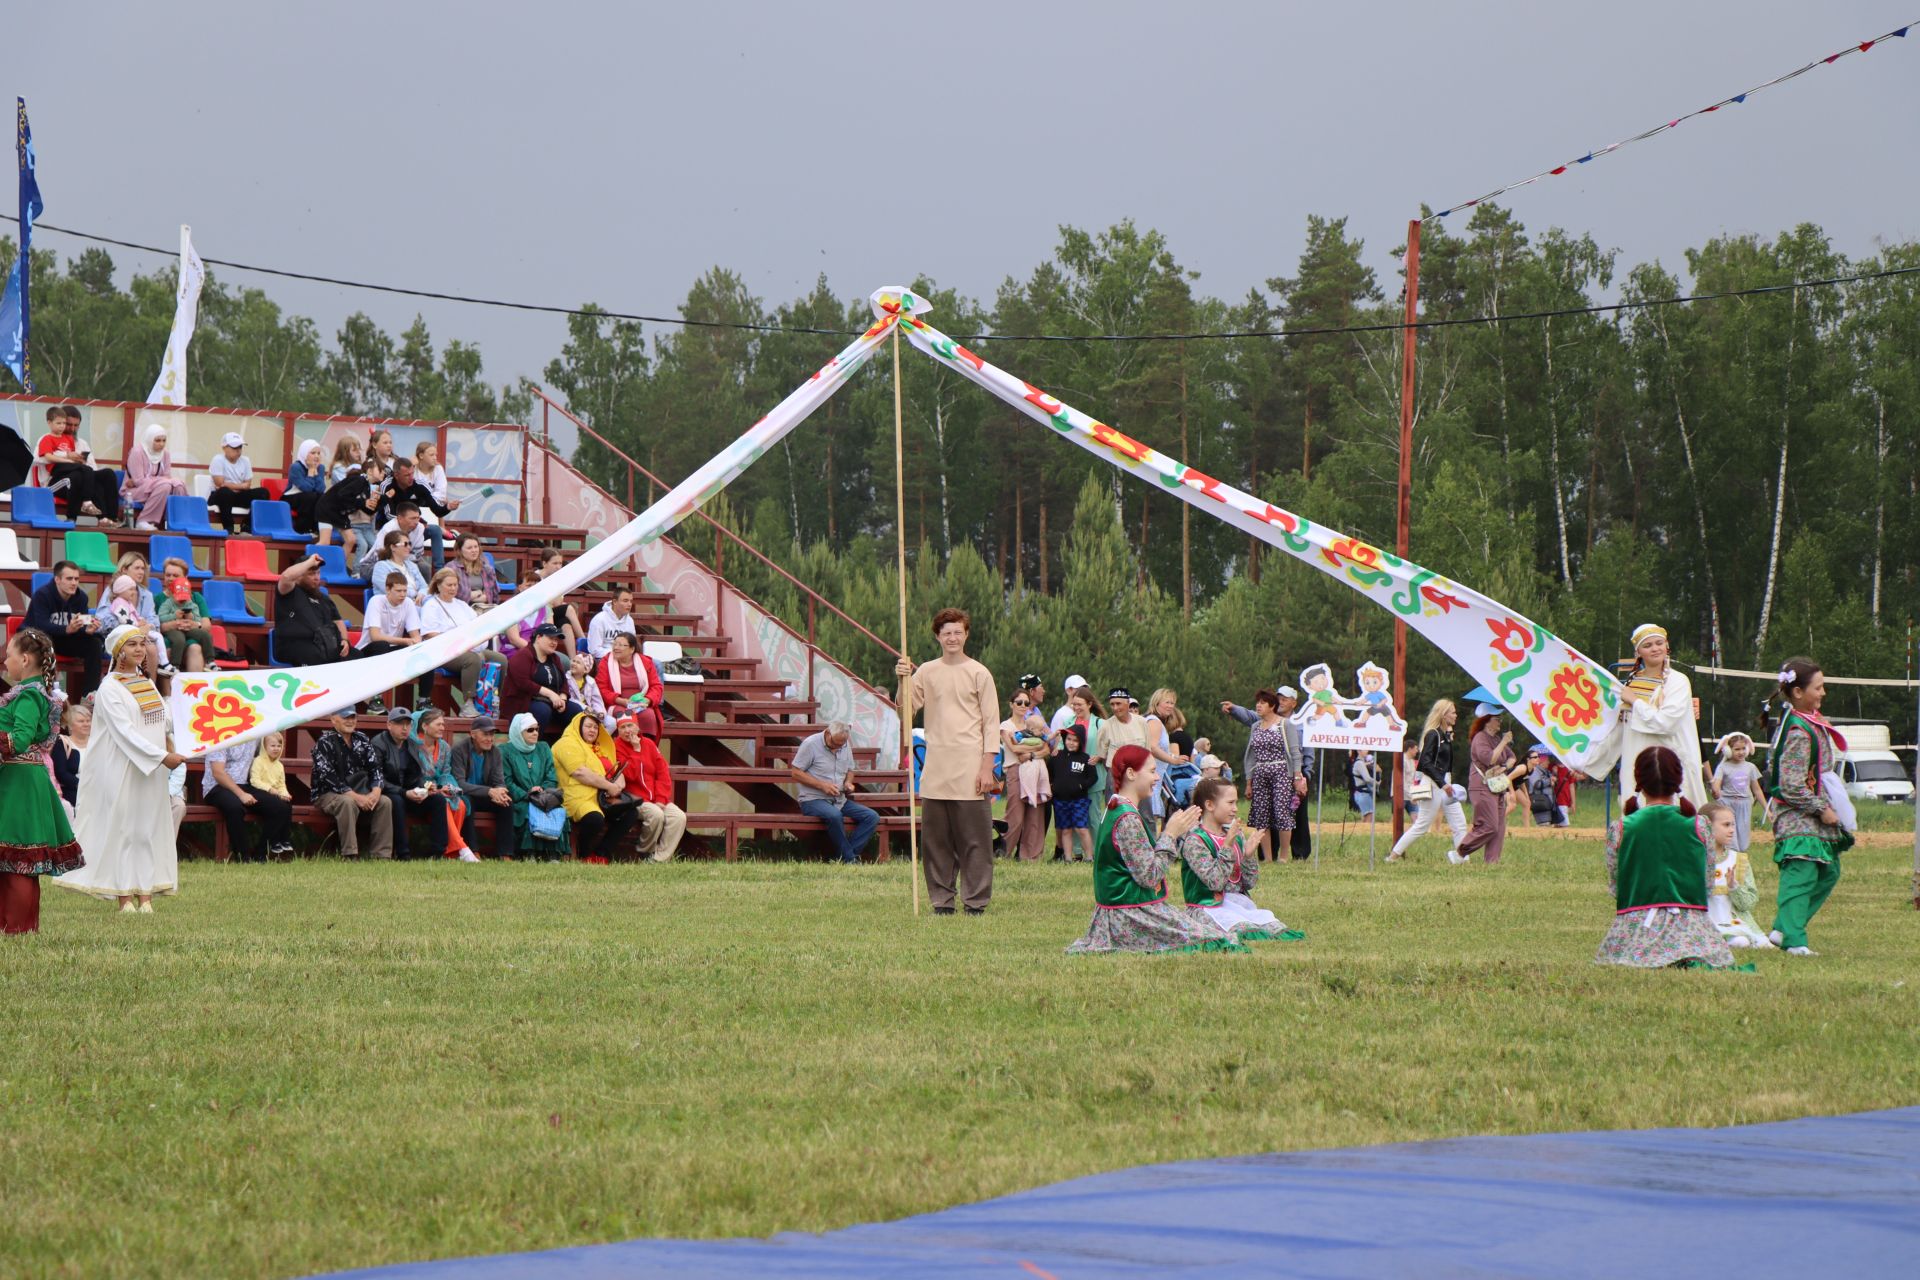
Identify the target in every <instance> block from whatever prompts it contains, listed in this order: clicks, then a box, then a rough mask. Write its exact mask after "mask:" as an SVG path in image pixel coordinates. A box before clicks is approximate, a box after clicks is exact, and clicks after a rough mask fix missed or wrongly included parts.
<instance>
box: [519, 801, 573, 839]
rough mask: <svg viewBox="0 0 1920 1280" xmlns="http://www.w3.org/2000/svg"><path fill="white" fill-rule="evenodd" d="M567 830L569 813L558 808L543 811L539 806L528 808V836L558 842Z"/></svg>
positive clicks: (534, 805)
mask: <svg viewBox="0 0 1920 1280" xmlns="http://www.w3.org/2000/svg"><path fill="white" fill-rule="evenodd" d="M566 829H567V811H566V810H565V809H563V808H560V807H558V806H556V807H554V808H552V809H542V808H541V807H540V806H539V805H537V804H529V805H528V806H527V834H529V835H531V836H532V837H533V838H534V839H536V840H558V839H559V838H560V836H561V834H562V833H564V832H565V831H566Z"/></svg>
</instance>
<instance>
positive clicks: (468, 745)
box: [448, 716, 514, 858]
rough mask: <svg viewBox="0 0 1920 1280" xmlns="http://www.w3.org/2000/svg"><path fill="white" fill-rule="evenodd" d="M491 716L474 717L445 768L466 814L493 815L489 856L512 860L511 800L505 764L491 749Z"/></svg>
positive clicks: (493, 748)
mask: <svg viewBox="0 0 1920 1280" xmlns="http://www.w3.org/2000/svg"><path fill="white" fill-rule="evenodd" d="M496 727H497V726H496V725H495V724H494V721H493V717H492V716H475V717H474V718H473V724H472V726H471V727H470V728H469V729H468V730H467V739H466V741H465V742H462V743H459V744H458V745H456V746H455V747H454V749H453V755H452V757H451V758H450V759H449V761H448V768H449V769H451V770H452V772H453V780H454V781H455V782H457V783H459V784H460V794H461V795H463V796H465V797H466V798H467V812H468V813H469V814H475V813H482V812H485V813H491V814H492V815H493V856H494V857H496V858H512V857H513V851H514V839H513V796H512V795H511V794H509V793H508V791H507V764H506V761H505V760H504V759H503V758H502V757H501V755H500V752H499V749H498V748H497V747H495V745H494V731H495V729H496Z"/></svg>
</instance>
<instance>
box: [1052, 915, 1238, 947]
mask: <svg viewBox="0 0 1920 1280" xmlns="http://www.w3.org/2000/svg"><path fill="white" fill-rule="evenodd" d="M1197 914H1198V913H1197V912H1193V911H1190V910H1188V909H1187V908H1186V907H1184V906H1175V905H1173V904H1172V903H1170V902H1148V903H1143V904H1142V905H1140V906H1137V907H1095V908H1094V909H1093V923H1092V924H1090V925H1088V926H1087V932H1086V936H1084V937H1082V938H1080V939H1079V940H1077V941H1076V942H1074V943H1073V944H1072V945H1071V946H1069V947H1068V948H1067V954H1068V955H1087V954H1091V953H1095V952H1107V951H1245V950H1246V949H1247V948H1246V947H1245V945H1244V944H1242V943H1239V942H1236V941H1234V940H1233V938H1232V937H1231V936H1229V935H1228V933H1227V931H1226V930H1224V929H1222V928H1221V927H1220V926H1219V925H1217V924H1215V923H1213V921H1211V920H1204V919H1197V918H1196V916H1197Z"/></svg>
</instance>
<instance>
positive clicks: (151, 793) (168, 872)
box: [54, 627, 185, 915]
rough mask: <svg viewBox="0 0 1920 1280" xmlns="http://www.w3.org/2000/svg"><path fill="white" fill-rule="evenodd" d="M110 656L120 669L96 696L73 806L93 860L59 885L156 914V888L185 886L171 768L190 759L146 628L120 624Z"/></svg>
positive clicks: (77, 833)
mask: <svg viewBox="0 0 1920 1280" xmlns="http://www.w3.org/2000/svg"><path fill="white" fill-rule="evenodd" d="M107 656H108V660H109V661H110V662H112V664H113V670H112V672H111V673H110V674H109V675H108V677H107V678H106V679H105V680H103V681H101V682H100V689H99V691H98V692H97V693H95V694H94V698H93V736H92V738H90V739H89V740H88V742H87V750H86V754H85V755H83V756H82V757H81V758H80V791H79V799H78V800H77V801H76V802H75V803H74V806H73V809H74V817H73V834H74V839H76V840H77V841H79V843H80V847H81V848H82V849H85V850H86V851H87V865H86V866H84V867H82V868H80V869H79V870H78V871H72V872H68V873H67V874H66V875H63V876H59V877H57V878H55V880H54V883H55V884H57V885H59V886H60V887H61V888H63V889H73V890H76V891H78V892H80V893H85V894H90V895H92V896H93V897H96V898H106V899H108V900H110V901H118V902H119V904H120V910H122V911H127V912H139V913H141V914H143V915H151V914H153V899H154V896H155V895H156V894H165V893H174V892H177V891H178V889H179V866H180V858H179V851H178V850H177V848H176V847H175V845H174V839H173V823H172V822H170V821H168V818H169V817H170V816H171V812H172V805H171V802H170V801H169V800H168V799H167V774H168V773H169V771H171V770H172V769H173V768H174V766H176V765H178V764H179V763H180V762H181V761H182V760H184V759H185V757H184V756H181V755H180V754H178V753H177V752H175V751H174V750H173V744H172V742H171V741H169V734H170V730H171V723H172V718H171V717H170V716H169V715H168V714H167V702H166V699H165V698H163V697H161V696H160V691H159V689H157V688H155V687H154V683H153V681H151V680H149V679H147V677H146V676H145V675H144V674H143V673H142V672H143V668H144V666H145V664H146V660H147V633H146V631H145V629H144V628H142V627H115V628H114V629H113V632H112V634H111V635H109V636H108V637H107Z"/></svg>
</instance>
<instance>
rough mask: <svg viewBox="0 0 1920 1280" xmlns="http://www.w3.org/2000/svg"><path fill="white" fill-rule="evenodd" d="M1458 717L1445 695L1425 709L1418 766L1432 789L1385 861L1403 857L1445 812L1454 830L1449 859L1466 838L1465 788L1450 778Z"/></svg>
mask: <svg viewBox="0 0 1920 1280" xmlns="http://www.w3.org/2000/svg"><path fill="white" fill-rule="evenodd" d="M1459 719H1460V712H1459V711H1458V710H1457V709H1456V708H1455V707H1454V705H1453V702H1452V701H1451V700H1450V699H1447V698H1442V699H1440V701H1438V702H1436V703H1434V704H1433V709H1432V710H1431V711H1429V712H1427V727H1426V729H1425V731H1424V732H1422V733H1421V735H1420V762H1419V766H1418V767H1419V770H1420V773H1421V774H1422V776H1424V777H1425V778H1426V779H1427V781H1428V782H1429V783H1430V784H1431V788H1432V789H1431V791H1430V792H1429V793H1428V795H1427V798H1426V799H1424V800H1422V801H1420V811H1419V813H1418V814H1417V815H1416V816H1415V817H1414V820H1413V825H1412V826H1410V827H1408V828H1407V829H1406V832H1405V833H1404V834H1403V835H1402V836H1401V837H1400V838H1399V839H1398V840H1396V841H1395V842H1394V845H1393V849H1392V851H1391V852H1389V853H1388V854H1387V861H1388V862H1398V861H1400V860H1401V859H1402V858H1404V857H1406V854H1407V850H1408V849H1409V848H1410V847H1412V845H1413V842H1414V841H1415V840H1418V839H1419V838H1420V837H1421V836H1423V835H1425V834H1427V832H1429V831H1431V830H1432V829H1433V820H1434V819H1435V818H1437V817H1439V816H1440V815H1441V814H1442V813H1444V814H1445V815H1446V818H1447V828H1448V830H1450V831H1452V832H1453V848H1451V849H1449V850H1448V857H1449V859H1450V860H1451V859H1452V858H1453V857H1454V855H1456V854H1457V853H1458V851H1459V848H1460V842H1461V841H1462V840H1465V839H1466V838H1467V815H1466V814H1465V813H1464V812H1462V811H1461V808H1460V802H1461V800H1463V799H1464V798H1465V797H1466V788H1465V787H1464V786H1456V785H1455V784H1454V781H1453V726H1454V724H1455V722H1457V721H1458V720H1459Z"/></svg>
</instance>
